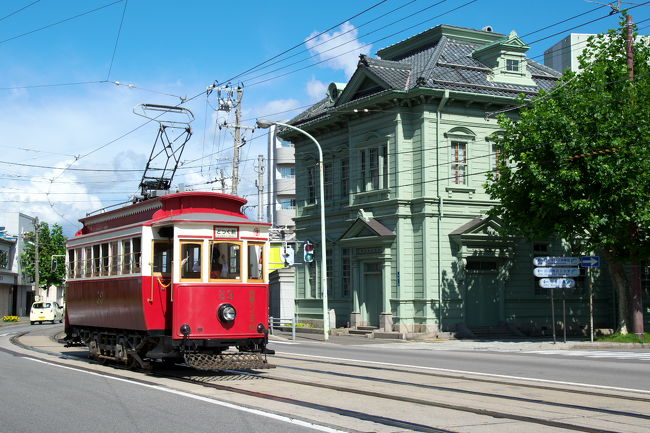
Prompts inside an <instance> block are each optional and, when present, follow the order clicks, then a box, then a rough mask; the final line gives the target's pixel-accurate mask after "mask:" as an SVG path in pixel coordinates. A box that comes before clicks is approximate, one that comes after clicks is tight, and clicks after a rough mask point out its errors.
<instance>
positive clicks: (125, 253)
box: [122, 239, 131, 274]
mask: <svg viewBox="0 0 650 433" xmlns="http://www.w3.org/2000/svg"><path fill="white" fill-rule="evenodd" d="M122 273H123V274H130V273H131V239H126V240H123V241H122Z"/></svg>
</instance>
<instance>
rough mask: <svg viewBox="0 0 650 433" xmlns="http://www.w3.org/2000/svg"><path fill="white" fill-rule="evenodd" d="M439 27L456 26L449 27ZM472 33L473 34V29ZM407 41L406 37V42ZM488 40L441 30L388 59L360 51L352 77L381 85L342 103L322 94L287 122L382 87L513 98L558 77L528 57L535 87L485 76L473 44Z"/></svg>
mask: <svg viewBox="0 0 650 433" xmlns="http://www.w3.org/2000/svg"><path fill="white" fill-rule="evenodd" d="M443 27H445V28H454V27H453V26H443ZM435 29H436V28H434V29H430V30H429V31H426V32H423V33H421V35H425V34H431V30H435ZM474 32H475V33H477V31H474ZM418 36H419V35H417V36H414V37H413V38H411V39H415V38H417V37H418ZM489 37H490V38H492V39H494V38H495V37H497V38H502V40H505V39H507V38H508V37H507V36H506V35H501V34H494V33H492V34H490V35H489ZM408 41H409V40H406V42H408ZM492 43H493V42H492ZM492 43H491V44H492ZM399 44H404V41H403V42H400V43H398V44H395V45H393V46H392V47H395V46H398V45H399ZM486 45H487V44H486V42H485V41H483V42H482V41H480V40H470V39H467V38H465V39H464V38H456V37H455V36H454V34H453V33H452V34H450V35H445V34H443V35H442V36H441V37H439V38H438V39H437V40H432V41H431V43H428V44H427V43H424V44H420V45H419V46H418V47H417V48H416V49H415V50H414V51H412V52H406V53H403V54H400V55H399V56H398V55H394V56H393V57H392V60H385V59H380V58H374V57H370V56H366V55H361V56H360V60H359V64H358V66H357V71H356V72H355V75H354V76H353V78H352V80H354V78H355V76H357V74H366V75H367V76H369V77H371V78H373V79H374V80H376V81H377V82H378V83H382V85H381V86H378V87H377V88H376V89H371V91H368V92H366V94H360V95H356V96H355V97H354V98H353V99H352V100H351V101H349V102H347V103H344V104H341V103H339V104H337V103H336V101H331V100H330V99H329V98H325V99H323V100H322V101H319V102H318V103H316V104H315V105H313V106H312V107H310V108H309V109H307V110H306V111H304V112H303V113H301V114H300V115H298V116H297V117H295V118H294V119H292V120H291V121H290V122H291V123H303V122H306V121H312V120H316V119H319V118H322V117H324V116H327V115H328V113H329V112H330V111H331V110H332V109H333V108H335V107H336V108H337V109H341V108H343V107H345V105H347V104H350V103H352V104H356V103H358V102H359V101H361V100H363V99H364V98H367V97H369V96H376V95H377V94H379V93H381V92H391V91H408V90H412V89H415V88H422V87H424V88H432V89H441V90H451V91H459V92H468V93H474V94H477V95H487V96H495V97H506V98H513V99H514V98H516V97H517V96H518V95H520V94H525V95H535V94H537V93H538V92H539V91H540V90H549V89H551V88H552V87H553V86H554V85H555V82H556V81H557V79H558V78H559V76H560V74H559V73H558V72H557V71H555V70H553V69H551V68H548V67H546V66H544V65H542V64H540V63H538V62H535V61H534V60H531V59H527V62H526V63H527V68H528V72H530V74H531V76H532V80H533V82H534V83H535V85H534V86H532V85H531V86H529V85H519V84H508V83H503V82H495V81H492V80H490V79H489V77H490V74H491V73H492V70H491V68H490V67H488V66H487V65H485V64H483V63H481V61H480V60H479V59H477V58H476V57H474V56H473V55H472V54H473V53H474V52H475V51H476V50H477V49H479V48H482V47H485V46H486ZM389 48H391V47H389ZM384 50H386V49H384ZM384 50H380V53H382V52H384Z"/></svg>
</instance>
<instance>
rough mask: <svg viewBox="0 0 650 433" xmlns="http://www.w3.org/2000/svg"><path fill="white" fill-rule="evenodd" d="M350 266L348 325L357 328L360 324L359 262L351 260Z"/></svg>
mask: <svg viewBox="0 0 650 433" xmlns="http://www.w3.org/2000/svg"><path fill="white" fill-rule="evenodd" d="M351 267H352V269H351V272H352V275H350V279H351V283H352V313H350V327H351V328H358V327H359V326H360V325H361V310H360V309H359V284H360V280H361V278H360V277H359V274H360V273H359V267H360V266H359V262H358V261H357V260H352V264H351Z"/></svg>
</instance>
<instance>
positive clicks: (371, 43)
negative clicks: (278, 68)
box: [248, 0, 478, 87]
mask: <svg viewBox="0 0 650 433" xmlns="http://www.w3.org/2000/svg"><path fill="white" fill-rule="evenodd" d="M477 1H478V0H470V1H468V2H466V3H464V4H462V5H460V6H457V7H455V8H453V9H450V10H448V11H446V12H443V13H441V14H438V15H436V16H434V17H431V18H428V19H426V20H424V21H421V22H419V23H417V24H414V25H412V26H409V27H408V28H406V29H403V30H399V31H397V32H394V33H391V34H390V35H388V36H384V37H382V38H379V39H377V40H374V41H372V42H370V43H367V44H364V45H362V46H361V47H360V48H364V47H368V46H371V45H373V44H376V43H377V42H380V41H383V40H385V39H388V38H392V37H394V36H397V35H399V34H400V33H404V32H406V31H408V30H410V29H411V28H412V27H417V26H420V25H422V24H425V23H427V22H429V21H432V20H434V19H436V18H440V17H442V16H444V15H447V14H450V13H452V12H455V11H457V10H459V9H462V8H464V7H466V6H469V5H471V4H472V3H476V2H477ZM358 49H359V47H356V48H354V49H352V50H348V51H346V52H344V53H341V54H338V55H336V56H332V57H329V58H327V59H323V60H321V61H319V62H315V63H313V64H311V65H308V66H304V67H302V68H297V69H294V70H292V71H289V72H286V73H283V74H280V75H276V76H274V77H271V78H267V79H265V80H260V81H255V82H253V83H249V84H248V87H252V86H257V85H259V84H263V83H267V82H269V81H272V80H277V79H279V78H282V77H286V76H287V75H291V74H294V73H296V72H300V71H303V70H305V69H309V68H312V67H314V66H317V65H320V64H322V63H325V62H328V61H330V60H332V59H335V58H337V57H340V56H343V55H345V54H350V53H352V52H355V51H357V50H358Z"/></svg>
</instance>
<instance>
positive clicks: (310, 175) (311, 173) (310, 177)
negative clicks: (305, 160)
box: [307, 166, 316, 204]
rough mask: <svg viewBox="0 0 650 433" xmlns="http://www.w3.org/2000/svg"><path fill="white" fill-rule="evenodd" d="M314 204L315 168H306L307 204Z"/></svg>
mask: <svg viewBox="0 0 650 433" xmlns="http://www.w3.org/2000/svg"><path fill="white" fill-rule="evenodd" d="M315 203H316V168H315V167H313V166H312V167H308V168H307V204H315Z"/></svg>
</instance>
